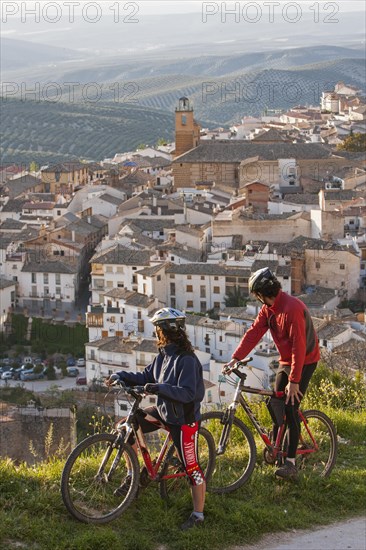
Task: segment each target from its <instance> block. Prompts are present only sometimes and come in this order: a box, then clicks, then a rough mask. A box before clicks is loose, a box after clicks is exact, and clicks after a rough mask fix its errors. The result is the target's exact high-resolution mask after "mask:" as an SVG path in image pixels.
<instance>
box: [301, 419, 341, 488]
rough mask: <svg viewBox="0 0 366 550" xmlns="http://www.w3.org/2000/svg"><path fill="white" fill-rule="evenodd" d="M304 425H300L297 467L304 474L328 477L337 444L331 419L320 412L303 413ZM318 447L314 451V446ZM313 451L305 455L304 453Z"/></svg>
mask: <svg viewBox="0 0 366 550" xmlns="http://www.w3.org/2000/svg"><path fill="white" fill-rule="evenodd" d="M303 415H304V417H305V419H306V424H307V425H306V424H305V423H304V422H302V423H301V434H300V441H299V446H298V449H297V465H298V468H299V470H301V471H303V472H304V473H305V474H309V475H313V474H315V475H317V476H320V477H328V476H329V475H330V473H331V471H332V470H333V468H334V465H335V462H336V459H337V451H338V443H337V433H336V429H335V427H334V424H333V422H332V421H331V419H330V418H329V417H328V416H327V415H326V414H324V413H323V412H321V411H316V410H309V411H303ZM313 438H314V441H315V444H316V445H317V446H318V449H317V450H315V449H316V447H315V444H314V441H313ZM311 450H314V452H309V453H307V452H306V451H311Z"/></svg>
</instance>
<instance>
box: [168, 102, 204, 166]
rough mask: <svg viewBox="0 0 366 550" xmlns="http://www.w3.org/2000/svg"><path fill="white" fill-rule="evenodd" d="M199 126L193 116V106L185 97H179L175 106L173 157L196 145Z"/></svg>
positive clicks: (198, 138)
mask: <svg viewBox="0 0 366 550" xmlns="http://www.w3.org/2000/svg"><path fill="white" fill-rule="evenodd" d="M200 130H201V128H200V126H199V124H197V122H196V121H195V120H194V118H193V107H192V106H191V103H190V101H189V99H188V98H187V97H181V98H180V99H179V101H178V107H176V108H175V155H174V156H175V157H178V156H179V155H182V154H183V153H186V152H187V151H189V150H190V149H193V148H194V147H197V146H198V145H199V142H200Z"/></svg>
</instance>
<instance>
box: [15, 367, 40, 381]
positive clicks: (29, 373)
mask: <svg viewBox="0 0 366 550" xmlns="http://www.w3.org/2000/svg"><path fill="white" fill-rule="evenodd" d="M36 376H37V375H36V374H35V373H34V371H33V369H23V367H22V368H21V370H20V375H19V378H20V380H23V381H26V380H35V379H36Z"/></svg>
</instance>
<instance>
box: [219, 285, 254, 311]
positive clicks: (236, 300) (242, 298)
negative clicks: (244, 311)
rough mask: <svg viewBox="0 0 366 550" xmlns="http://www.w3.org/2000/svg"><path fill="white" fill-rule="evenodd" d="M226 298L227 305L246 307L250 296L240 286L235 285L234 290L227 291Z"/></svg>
mask: <svg viewBox="0 0 366 550" xmlns="http://www.w3.org/2000/svg"><path fill="white" fill-rule="evenodd" d="M224 300H225V306H226V307H245V305H246V303H247V301H248V296H246V295H245V294H244V293H243V292H242V290H241V289H240V288H239V287H238V286H235V287H234V288H233V290H232V291H230V292H228V293H227V295H226V296H225V298H224Z"/></svg>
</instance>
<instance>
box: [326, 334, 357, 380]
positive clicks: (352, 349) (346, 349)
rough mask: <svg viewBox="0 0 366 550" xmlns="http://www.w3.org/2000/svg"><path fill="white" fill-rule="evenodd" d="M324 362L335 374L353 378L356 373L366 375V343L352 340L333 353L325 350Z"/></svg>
mask: <svg viewBox="0 0 366 550" xmlns="http://www.w3.org/2000/svg"><path fill="white" fill-rule="evenodd" d="M322 361H323V362H324V363H325V365H326V366H327V367H328V368H329V369H330V370H332V371H333V372H341V373H342V374H344V375H347V376H351V377H353V376H354V374H355V372H359V373H363V374H366V342H365V341H364V340H355V339H352V340H350V341H349V342H347V343H345V344H343V345H342V346H340V348H339V349H338V350H337V349H336V350H335V351H333V352H332V351H327V350H324V349H323V350H322Z"/></svg>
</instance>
